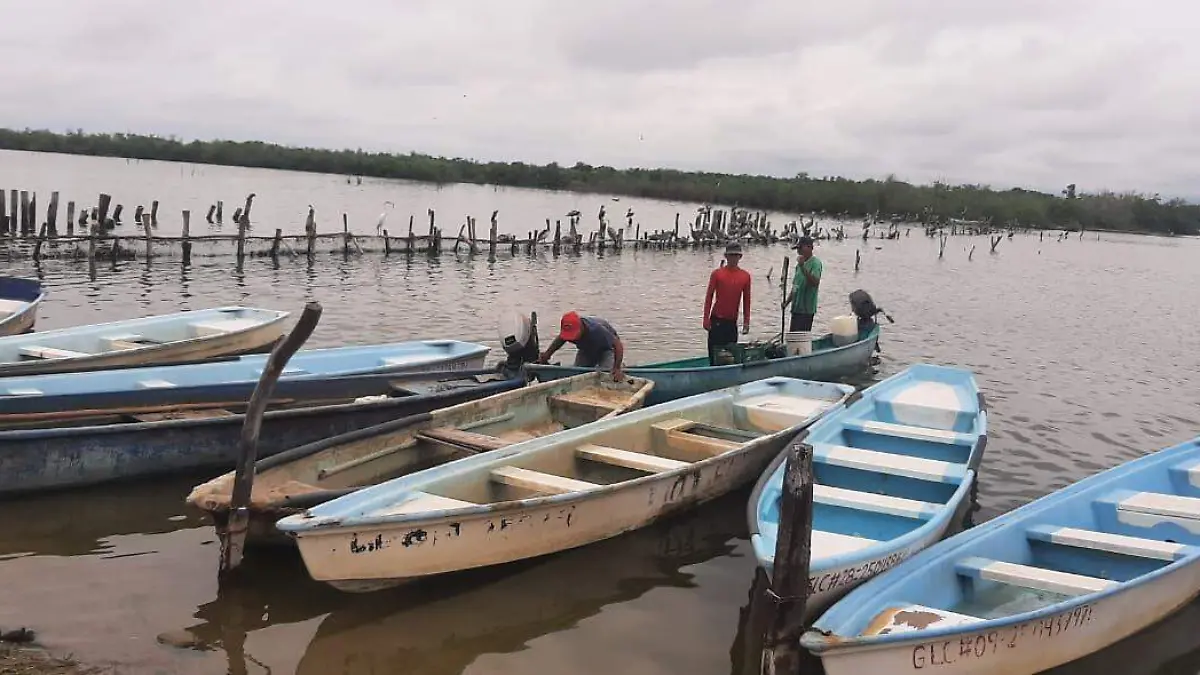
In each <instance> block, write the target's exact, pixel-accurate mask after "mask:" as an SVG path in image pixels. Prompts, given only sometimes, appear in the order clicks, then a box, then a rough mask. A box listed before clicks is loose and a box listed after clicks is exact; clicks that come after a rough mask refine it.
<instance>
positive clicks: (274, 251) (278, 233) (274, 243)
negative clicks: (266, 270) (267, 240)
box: [271, 227, 283, 259]
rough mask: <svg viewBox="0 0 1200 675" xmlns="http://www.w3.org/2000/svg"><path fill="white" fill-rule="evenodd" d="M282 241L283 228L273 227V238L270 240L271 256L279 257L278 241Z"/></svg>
mask: <svg viewBox="0 0 1200 675" xmlns="http://www.w3.org/2000/svg"><path fill="white" fill-rule="evenodd" d="M281 241H283V229H282V228H278V227H277V228H275V238H274V239H273V240H271V258H273V259H277V258H279V242H281Z"/></svg>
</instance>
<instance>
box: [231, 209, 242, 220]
mask: <svg viewBox="0 0 1200 675" xmlns="http://www.w3.org/2000/svg"><path fill="white" fill-rule="evenodd" d="M233 222H235V223H237V224H238V225H241V224H242V207H240V206H239V207H237V208H236V209H234V210H233Z"/></svg>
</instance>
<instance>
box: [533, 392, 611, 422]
mask: <svg viewBox="0 0 1200 675" xmlns="http://www.w3.org/2000/svg"><path fill="white" fill-rule="evenodd" d="M549 402H550V407H551V408H562V409H564V410H567V411H571V412H578V413H581V414H584V415H588V416H589V417H592V418H594V419H600V418H601V417H604V416H605V415H607V414H609V413H611V412H612V411H613V410H615V409H616V407H617V406H616V405H615V404H611V403H609V404H604V403H601V402H600V401H598V400H596V399H594V398H588V397H586V396H579V395H578V394H572V393H567V394H555V395H554V396H551V397H550V398H549Z"/></svg>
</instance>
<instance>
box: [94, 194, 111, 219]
mask: <svg viewBox="0 0 1200 675" xmlns="http://www.w3.org/2000/svg"><path fill="white" fill-rule="evenodd" d="M111 203H112V197H111V196H109V195H106V194H104V193H100V202H99V206H98V207H97V208H98V209H99V210H98V211H97V212H96V222H97V223H99V226H100V227H104V223H106V222H108V207H109V204H111Z"/></svg>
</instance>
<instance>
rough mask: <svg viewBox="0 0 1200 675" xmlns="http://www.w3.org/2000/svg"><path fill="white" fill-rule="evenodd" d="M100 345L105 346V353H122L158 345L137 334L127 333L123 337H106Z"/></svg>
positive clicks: (101, 340) (102, 338)
mask: <svg viewBox="0 0 1200 675" xmlns="http://www.w3.org/2000/svg"><path fill="white" fill-rule="evenodd" d="M100 344H102V345H104V350H105V351H114V352H115V351H121V350H124V349H141V348H142V347H147V346H149V345H151V344H158V343H155V342H152V341H150V340H147V339H146V338H145V337H143V336H141V335H137V334H136V333H126V334H122V335H105V336H103V337H101V338H100Z"/></svg>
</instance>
